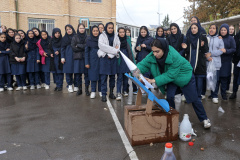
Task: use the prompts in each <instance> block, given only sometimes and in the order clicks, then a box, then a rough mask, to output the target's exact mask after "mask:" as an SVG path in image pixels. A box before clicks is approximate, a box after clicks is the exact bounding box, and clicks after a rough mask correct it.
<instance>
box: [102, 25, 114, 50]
mask: <svg viewBox="0 0 240 160" xmlns="http://www.w3.org/2000/svg"><path fill="white" fill-rule="evenodd" d="M110 24H111V25H113V27H114V24H113V22H108V23H107V24H106V26H105V27H104V30H105V33H106V35H107V37H108V41H109V45H110V46H113V41H114V29H113V32H112V33H108V31H107V27H108V25H110Z"/></svg>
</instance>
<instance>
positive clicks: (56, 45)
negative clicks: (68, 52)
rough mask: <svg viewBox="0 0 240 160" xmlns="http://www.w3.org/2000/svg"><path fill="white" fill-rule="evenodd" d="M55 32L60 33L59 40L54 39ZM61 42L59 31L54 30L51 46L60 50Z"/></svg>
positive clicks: (57, 29)
mask: <svg viewBox="0 0 240 160" xmlns="http://www.w3.org/2000/svg"><path fill="white" fill-rule="evenodd" d="M56 32H59V33H60V37H59V38H56V37H55V33H56ZM61 40H62V33H61V30H60V29H59V28H54V29H53V32H52V46H54V47H56V48H60V47H61Z"/></svg>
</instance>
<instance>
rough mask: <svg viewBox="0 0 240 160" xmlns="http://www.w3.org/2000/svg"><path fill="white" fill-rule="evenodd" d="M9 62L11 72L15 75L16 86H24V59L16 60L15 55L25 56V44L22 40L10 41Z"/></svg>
mask: <svg viewBox="0 0 240 160" xmlns="http://www.w3.org/2000/svg"><path fill="white" fill-rule="evenodd" d="M10 50H11V53H10V64H11V73H12V75H15V76H16V79H17V84H18V87H23V86H26V60H25V61H24V62H17V61H16V60H15V57H18V58H23V57H25V58H26V53H25V45H24V42H23V40H21V41H20V42H19V43H17V42H15V41H14V42H12V43H11V45H10Z"/></svg>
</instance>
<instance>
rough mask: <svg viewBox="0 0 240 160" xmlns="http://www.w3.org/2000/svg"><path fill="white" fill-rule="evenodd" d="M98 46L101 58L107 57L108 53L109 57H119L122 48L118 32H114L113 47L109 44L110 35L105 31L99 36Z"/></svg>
mask: <svg viewBox="0 0 240 160" xmlns="http://www.w3.org/2000/svg"><path fill="white" fill-rule="evenodd" d="M116 46H118V49H116V48H115V47H116ZM98 47H99V50H98V52H97V54H98V57H99V58H100V57H105V56H106V55H108V57H110V58H114V57H115V56H116V57H117V58H119V54H118V51H119V49H120V40H119V38H118V35H117V34H114V40H113V47H112V46H109V41H108V37H107V35H106V33H105V31H104V32H103V33H102V34H101V35H100V37H99V40H98Z"/></svg>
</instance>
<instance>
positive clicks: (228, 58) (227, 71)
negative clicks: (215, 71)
mask: <svg viewBox="0 0 240 160" xmlns="http://www.w3.org/2000/svg"><path fill="white" fill-rule="evenodd" d="M223 27H225V28H226V29H227V35H226V36H222V35H221V29H222V28H223ZM219 35H220V36H222V38H223V42H224V48H225V49H226V53H223V54H222V55H221V63H222V66H221V68H220V71H219V80H218V81H217V85H216V89H215V91H214V93H213V98H217V97H218V96H217V95H218V90H219V87H220V84H221V95H222V97H225V96H226V90H227V88H228V87H227V86H228V79H229V76H231V70H232V57H233V53H234V52H235V51H236V42H235V41H234V38H233V37H232V36H230V35H229V26H228V25H227V24H222V25H221V27H220V31H219Z"/></svg>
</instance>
